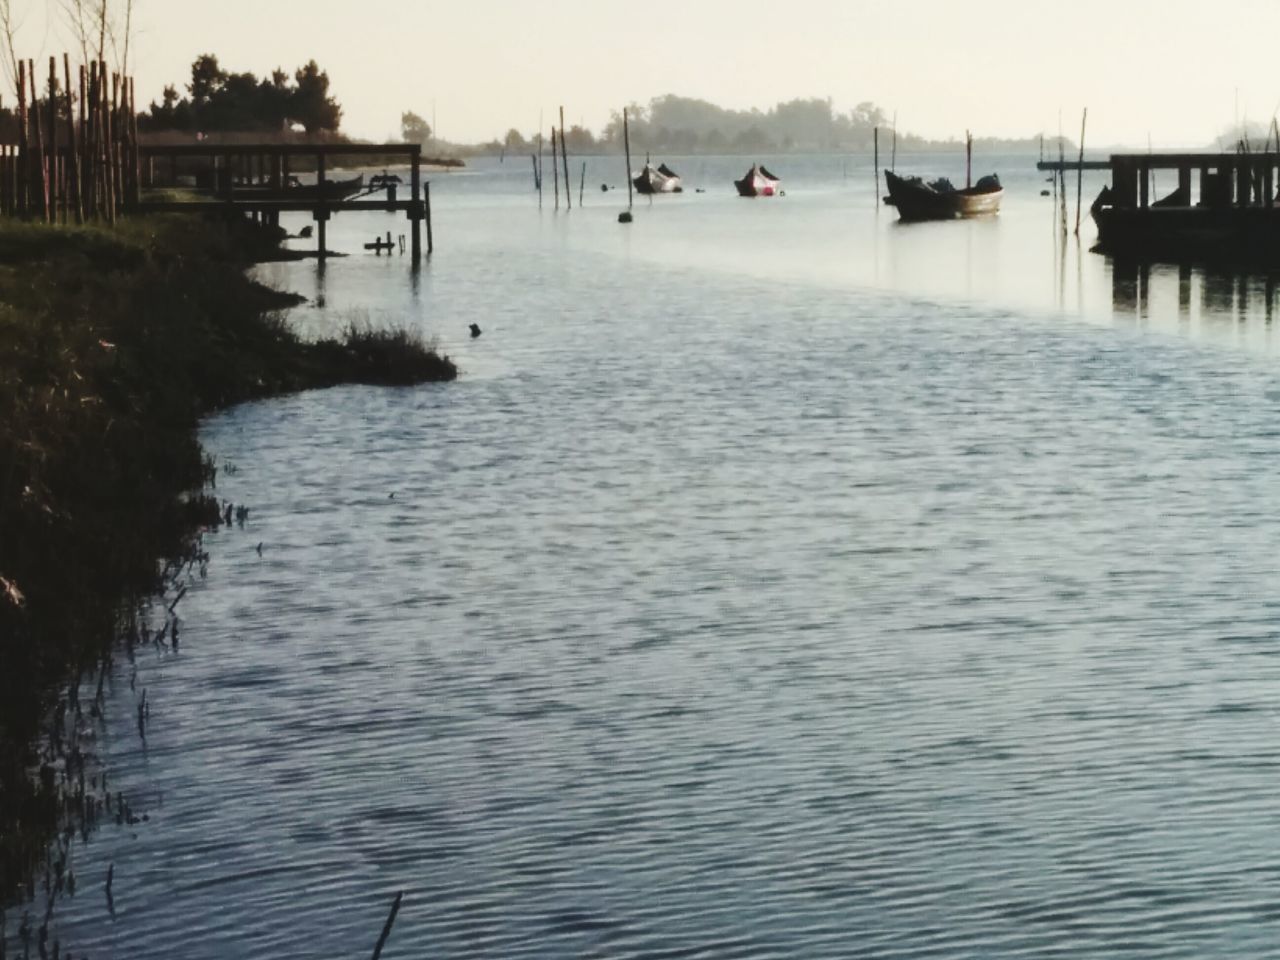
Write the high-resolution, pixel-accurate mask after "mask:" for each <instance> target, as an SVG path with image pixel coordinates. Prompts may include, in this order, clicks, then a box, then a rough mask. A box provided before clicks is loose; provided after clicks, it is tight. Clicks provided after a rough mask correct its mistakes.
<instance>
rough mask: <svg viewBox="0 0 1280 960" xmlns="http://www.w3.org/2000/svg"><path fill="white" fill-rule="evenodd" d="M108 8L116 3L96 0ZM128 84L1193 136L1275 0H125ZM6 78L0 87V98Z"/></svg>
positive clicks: (362, 133)
mask: <svg viewBox="0 0 1280 960" xmlns="http://www.w3.org/2000/svg"><path fill="white" fill-rule="evenodd" d="M11 2H12V3H13V6H14V9H15V11H22V12H23V13H24V15H25V16H24V20H23V23H22V28H21V31H20V34H19V38H18V45H19V47H20V49H21V50H22V51H23V52H25V54H26V55H27V56H35V57H41V56H44V57H47V56H48V55H49V54H52V53H58V54H61V53H62V52H63V50H66V49H69V48H70V46H71V45H70V44H69V43H68V41H67V32H66V30H65V29H64V28H63V27H62V25H61V24H60V22H59V18H58V16H57V15H56V14H49V13H46V7H50V8H54V9H56V7H57V2H58V0H11ZM111 2H112V3H116V4H120V5H123V2H124V0H111ZM134 3H135V8H136V12H135V19H136V20H137V37H136V40H135V41H134V51H135V53H136V59H135V60H134V71H133V72H134V73H135V75H136V77H137V90H138V99H139V101H141V102H147V101H149V100H151V99H153V98H158V97H159V95H160V92H161V90H162V88H163V87H164V85H165V84H166V83H177V84H178V85H179V88H180V89H181V85H182V84H183V83H185V82H186V81H187V80H188V79H189V77H190V65H191V61H192V60H194V59H195V57H196V56H197V55H199V54H201V53H214V54H216V55H217V56H218V58H219V61H220V62H221V63H222V65H223V67H224V68H226V69H230V70H235V71H243V70H248V71H252V72H254V73H257V74H259V75H262V74H266V73H269V72H270V71H271V70H272V69H273V68H274V67H277V66H283V67H285V68H286V69H288V70H290V71H292V70H293V69H294V68H295V67H297V66H298V65H299V64H301V63H304V62H306V61H307V60H310V59H312V58H314V59H316V60H317V61H318V62H319V64H320V65H321V67H323V68H324V69H326V70H327V71H328V73H329V76H330V78H331V80H332V92H333V94H334V95H335V96H336V97H337V99H338V101H339V102H340V103H341V104H342V106H343V108H344V111H345V113H344V120H343V127H344V129H345V130H346V132H347V133H349V134H351V135H353V136H357V137H362V138H368V139H376V140H380V139H385V138H388V137H391V138H396V139H398V131H399V126H400V114H401V112H402V111H404V110H414V111H416V112H417V113H419V114H421V115H422V116H424V117H425V118H426V119H427V120H428V121H430V120H431V118H432V116H433V114H434V116H435V118H436V127H437V132H438V134H439V135H440V136H441V137H442V138H445V139H449V140H453V141H458V142H467V141H481V140H489V139H492V138H494V137H500V136H502V135H503V134H505V132H506V131H507V130H508V129H510V128H511V127H516V128H518V129H520V130H521V132H522V133H525V134H526V135H527V134H529V133H531V132H533V131H534V130H535V129H536V128H537V127H538V126H539V117H541V118H542V123H543V125H544V126H549V125H550V123H551V117H552V115H553V113H555V112H556V111H557V108H558V107H559V106H561V105H563V106H564V108H565V118H566V121H567V123H568V124H570V125H572V124H574V123H583V124H585V125H586V126H587V127H590V128H592V129H594V130H599V129H600V128H601V127H602V126H603V125H604V124H605V123H606V122H607V121H608V119H609V116H610V112H611V111H613V110H618V109H620V108H621V107H622V106H623V105H624V104H627V103H631V102H640V103H645V102H647V101H648V100H649V99H651V98H653V97H656V96H661V95H662V94H666V93H677V94H681V95H683V96H690V97H699V98H702V99H706V100H711V101H713V102H715V103H718V104H720V105H723V106H727V107H733V108H738V109H743V108H750V107H760V108H761V109H767V108H768V107H770V106H772V105H773V104H775V103H777V102H778V101H781V100H789V99H792V98H795V97H830V98H831V99H832V101H833V105H834V107H835V108H836V109H837V110H840V111H845V110H849V109H851V108H852V107H854V106H855V105H857V104H858V103H859V102H861V101H864V100H871V101H874V102H876V103H878V104H879V105H881V106H882V107H883V108H884V109H885V110H886V111H887V112H888V113H890V114H892V113H894V112H895V111H896V113H897V117H898V127H899V129H900V130H903V131H911V132H913V133H918V134H921V135H924V136H926V137H930V138H944V139H945V138H948V137H956V138H961V137H963V135H964V131H965V130H966V129H969V130H972V131H973V132H974V135H975V136H1001V137H1022V136H1034V135H1035V134H1037V133H1040V132H1045V133H1049V134H1053V133H1056V132H1057V130H1058V125H1059V117H1061V123H1062V126H1063V128H1064V132H1066V133H1067V134H1068V135H1069V136H1071V137H1072V138H1073V139H1075V138H1077V137H1078V136H1079V126H1080V116H1081V110H1082V108H1084V107H1086V106H1087V107H1088V110H1089V118H1088V130H1087V133H1086V141H1087V143H1091V144H1097V145H1099V146H1104V145H1105V146H1116V145H1128V146H1134V147H1144V148H1145V147H1146V145H1147V142H1148V138H1150V140H1151V142H1152V143H1153V144H1154V145H1155V146H1156V147H1175V146H1176V147H1198V146H1204V145H1207V144H1208V143H1209V142H1210V141H1211V140H1212V139H1213V138H1214V136H1216V135H1217V134H1218V133H1219V132H1220V131H1221V130H1222V129H1223V128H1225V127H1227V126H1229V125H1230V124H1232V123H1233V121H1234V120H1235V118H1236V117H1237V115H1240V116H1243V117H1245V118H1248V119H1250V120H1255V121H1258V122H1260V123H1262V124H1264V125H1265V124H1267V123H1269V122H1270V119H1271V117H1272V116H1273V115H1274V114H1275V113H1276V111H1277V110H1280V69H1277V67H1276V58H1275V52H1274V47H1275V38H1276V37H1277V36H1280V0H1218V2H1215V3H1206V2H1204V0H1197V2H1190V0H1071V2H1070V3H1062V2H1055V3H1048V2H1039V0H1020V2H1015V0H950V2H943V0H682V2H680V3H660V4H655V3H646V2H638V0H631V2H627V3H623V2H620V0H452V2H437V0H376V2H372V3H367V4H360V3H354V2H351V0H134ZM9 93H10V91H6V100H8V99H9V96H8V94H9Z"/></svg>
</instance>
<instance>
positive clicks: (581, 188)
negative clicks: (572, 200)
mask: <svg viewBox="0 0 1280 960" xmlns="http://www.w3.org/2000/svg"><path fill="white" fill-rule="evenodd" d="M586 189H587V161H585V160H583V161H582V176H581V177H579V178H578V206H579V207H581V206H582V197H583V195H584V194H585V193H586Z"/></svg>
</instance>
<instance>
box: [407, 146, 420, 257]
mask: <svg viewBox="0 0 1280 960" xmlns="http://www.w3.org/2000/svg"><path fill="white" fill-rule="evenodd" d="M420 151H421V147H419V148H418V149H417V150H415V151H414V153H413V159H412V160H411V161H410V164H411V165H410V171H411V172H410V174H409V182H410V184H411V185H412V186H411V190H412V193H413V197H412V199H413V208H412V209H411V210H410V211H409V219H410V220H412V221H413V223H412V225H411V226H410V230H409V233H410V236H411V237H412V241H411V242H412V256H413V264H414V266H417V265H418V264H419V263H421V262H422V210H421V208H420V207H419V205H418V202H419V197H420V195H421V192H422V169H421V163H422V158H421V152H420Z"/></svg>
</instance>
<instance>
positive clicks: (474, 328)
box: [392, 323, 481, 496]
mask: <svg viewBox="0 0 1280 960" xmlns="http://www.w3.org/2000/svg"><path fill="white" fill-rule="evenodd" d="M480 333H481V330H480V324H478V323H473V324H472V325H471V339H473V340H474V339H475V338H476V337H478V336H480ZM392 496H394V494H392Z"/></svg>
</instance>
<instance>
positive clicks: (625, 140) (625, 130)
mask: <svg viewBox="0 0 1280 960" xmlns="http://www.w3.org/2000/svg"><path fill="white" fill-rule="evenodd" d="M622 145H623V147H624V149H625V150H626V152H627V209H628V210H630V209H631V206H632V203H633V202H634V200H633V198H632V195H631V129H630V126H629V125H628V123H627V108H626V107H623V108H622Z"/></svg>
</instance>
